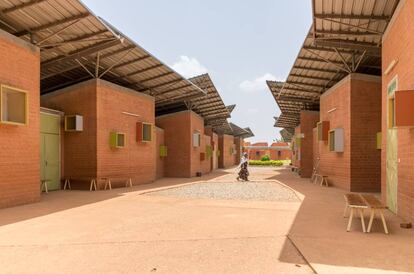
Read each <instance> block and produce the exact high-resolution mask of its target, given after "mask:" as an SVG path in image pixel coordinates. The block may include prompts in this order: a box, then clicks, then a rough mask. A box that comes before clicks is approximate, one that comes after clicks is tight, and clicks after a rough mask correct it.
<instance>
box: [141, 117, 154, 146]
mask: <svg viewBox="0 0 414 274" xmlns="http://www.w3.org/2000/svg"><path fill="white" fill-rule="evenodd" d="M152 131H153V125H152V124H150V123H144V122H137V142H142V143H146V142H151V141H152Z"/></svg>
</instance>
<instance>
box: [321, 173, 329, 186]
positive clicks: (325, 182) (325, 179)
mask: <svg viewBox="0 0 414 274" xmlns="http://www.w3.org/2000/svg"><path fill="white" fill-rule="evenodd" d="M321 177H322V180H321V183H320V186H323V185H324V184H325V186H329V183H328V176H325V175H322V176H321Z"/></svg>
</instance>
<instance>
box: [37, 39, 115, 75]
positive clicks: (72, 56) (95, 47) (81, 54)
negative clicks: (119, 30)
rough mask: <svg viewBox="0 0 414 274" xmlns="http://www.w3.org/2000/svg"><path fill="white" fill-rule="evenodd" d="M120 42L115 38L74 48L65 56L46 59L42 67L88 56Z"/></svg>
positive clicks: (49, 66)
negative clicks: (78, 48)
mask: <svg viewBox="0 0 414 274" xmlns="http://www.w3.org/2000/svg"><path fill="white" fill-rule="evenodd" d="M120 43H121V41H120V40H118V39H115V40H112V41H109V42H103V43H98V44H94V45H92V46H89V47H86V48H83V49H80V50H76V51H74V52H72V53H69V55H66V56H59V57H57V58H54V59H52V60H49V61H46V62H44V63H43V64H42V69H49V68H51V67H53V66H55V65H56V64H58V63H61V62H66V61H69V60H74V59H79V58H82V57H85V56H89V55H92V54H94V53H97V52H99V51H102V50H105V49H108V48H111V47H113V46H116V45H119V44H120Z"/></svg>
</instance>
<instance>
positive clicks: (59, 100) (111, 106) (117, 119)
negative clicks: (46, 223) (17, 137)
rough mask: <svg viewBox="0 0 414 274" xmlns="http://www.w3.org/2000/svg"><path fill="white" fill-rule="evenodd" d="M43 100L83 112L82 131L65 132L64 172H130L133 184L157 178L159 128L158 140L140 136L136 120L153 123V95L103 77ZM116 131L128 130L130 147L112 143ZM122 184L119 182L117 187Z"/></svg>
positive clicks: (97, 174)
mask: <svg viewBox="0 0 414 274" xmlns="http://www.w3.org/2000/svg"><path fill="white" fill-rule="evenodd" d="M42 105H43V106H46V107H49V108H53V109H57V110H60V111H63V112H65V113H66V114H79V115H82V116H83V117H84V131H83V132H80V133H65V136H64V151H65V155H64V174H65V176H67V177H72V178H79V177H98V178H100V177H110V178H129V177H131V178H132V180H133V184H142V183H149V182H152V181H154V180H155V172H156V170H155V167H156V165H155V142H156V141H155V131H154V132H153V137H154V138H153V141H151V142H149V143H141V142H137V141H136V123H137V122H148V123H152V124H154V119H155V118H154V112H155V111H154V99H153V98H152V97H150V96H147V95H143V94H140V93H137V92H135V91H132V90H129V89H126V88H123V87H121V86H118V85H115V84H112V83H109V82H106V81H103V80H91V81H87V82H84V83H81V84H78V85H75V86H72V87H69V88H66V89H63V90H60V91H56V92H53V93H51V94H48V95H46V96H43V97H42ZM123 112H127V113H132V114H135V115H137V116H138V117H137V116H133V115H127V114H125V113H123ZM112 131H116V132H122V133H125V134H126V147H125V148H120V149H111V148H110V146H109V134H110V132H112ZM117 184H119V183H117V182H116V181H114V183H113V186H117ZM121 185H123V183H121ZM100 187H101V188H102V182H101V183H100Z"/></svg>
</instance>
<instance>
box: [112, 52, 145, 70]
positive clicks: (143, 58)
mask: <svg viewBox="0 0 414 274" xmlns="http://www.w3.org/2000/svg"><path fill="white" fill-rule="evenodd" d="M148 58H151V56H150V55H145V56H142V57H138V58H135V59H133V60H130V61H127V62H124V63H121V64H118V65H116V66H114V69H118V68H122V67H125V66H128V65H131V64H134V63H139V62H141V61H143V60H147V59H148Z"/></svg>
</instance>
